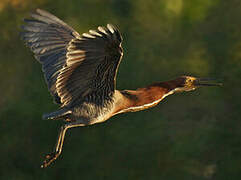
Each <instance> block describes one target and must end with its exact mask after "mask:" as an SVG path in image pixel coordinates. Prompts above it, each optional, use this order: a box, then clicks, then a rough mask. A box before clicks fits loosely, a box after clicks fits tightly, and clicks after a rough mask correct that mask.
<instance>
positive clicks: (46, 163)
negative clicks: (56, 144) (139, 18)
mask: <svg viewBox="0 0 241 180" xmlns="http://www.w3.org/2000/svg"><path fill="white" fill-rule="evenodd" d="M58 156H59V154H58V153H57V152H53V153H50V154H47V155H46V156H45V160H44V162H43V164H42V165H41V168H46V167H48V166H49V165H50V164H51V163H52V162H53V161H55V160H56V159H57V157H58Z"/></svg>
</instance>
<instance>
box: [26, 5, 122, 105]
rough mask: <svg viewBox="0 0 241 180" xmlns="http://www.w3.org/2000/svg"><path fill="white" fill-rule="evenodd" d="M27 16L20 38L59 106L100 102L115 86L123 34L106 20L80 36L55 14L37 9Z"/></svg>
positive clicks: (108, 95)
mask: <svg viewBox="0 0 241 180" xmlns="http://www.w3.org/2000/svg"><path fill="white" fill-rule="evenodd" d="M31 17H32V19H26V20H25V23H26V24H25V25H24V26H23V30H24V32H21V37H22V39H23V40H24V41H25V42H26V44H27V45H28V46H29V47H30V49H31V50H32V51H33V52H34V54H35V57H36V59H37V60H38V61H39V62H40V63H41V64H42V70H43V72H44V75H45V79H46V82H47V84H48V89H49V91H50V93H51V94H52V95H53V96H54V98H55V101H56V102H57V103H59V104H61V105H62V106H66V105H75V103H77V102H78V103H79V102H80V101H86V100H88V101H93V102H95V103H97V101H98V103H101V102H100V101H103V100H105V99H107V98H108V97H110V96H111V94H113V92H114V90H115V78H116V72H117V69H118V66H119V63H120V61H121V57H122V47H121V42H122V37H121V35H120V32H119V31H118V29H117V28H115V27H114V26H113V25H110V24H108V25H107V27H101V26H99V27H98V29H97V30H89V32H88V33H83V34H82V36H80V35H79V34H78V33H77V32H76V31H75V30H74V29H72V28H71V27H70V26H68V25H67V24H66V23H64V22H63V21H62V20H60V19H59V18H57V17H56V16H54V15H52V14H50V13H48V12H46V11H43V10H40V9H37V10H36V11H35V12H34V13H32V14H31Z"/></svg>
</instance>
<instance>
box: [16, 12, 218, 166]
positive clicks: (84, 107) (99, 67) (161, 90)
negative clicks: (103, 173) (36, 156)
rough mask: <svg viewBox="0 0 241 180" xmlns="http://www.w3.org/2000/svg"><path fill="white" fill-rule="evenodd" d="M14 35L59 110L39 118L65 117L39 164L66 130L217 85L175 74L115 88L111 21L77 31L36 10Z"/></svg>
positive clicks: (116, 57) (115, 36)
mask: <svg viewBox="0 0 241 180" xmlns="http://www.w3.org/2000/svg"><path fill="white" fill-rule="evenodd" d="M24 22H25V23H24V25H23V26H22V32H20V36H21V38H22V39H23V41H24V42H25V44H26V45H27V46H28V47H29V48H30V49H31V51H32V52H33V53H34V56H35V58H36V59H37V60H38V62H39V63H40V64H41V65H42V71H43V73H44V77H45V80H46V83H47V87H48V90H49V92H50V94H51V95H52V96H53V99H54V102H55V103H56V104H59V106H60V107H59V109H58V110H56V111H54V112H51V113H46V114H43V119H48V120H59V119H62V120H64V121H65V124H64V125H63V126H61V128H60V132H59V135H58V138H57V143H56V145H55V148H54V151H53V152H52V153H49V154H47V155H46V156H45V159H44V161H43V163H42V165H41V167H42V168H45V167H47V166H49V165H50V164H51V163H52V162H53V161H55V160H56V159H57V158H58V157H59V155H60V154H61V152H62V147H63V143H64V137H65V133H66V131H67V130H68V129H70V128H74V127H81V126H87V125H92V124H96V123H101V122H104V121H106V120H108V119H110V118H111V117H112V116H114V115H117V114H120V113H126V112H135V111H140V110H144V109H147V108H150V107H153V106H155V105H157V104H158V103H159V102H160V101H161V100H163V99H164V98H165V97H167V96H169V95H171V94H174V93H176V92H183V91H191V90H195V89H196V88H198V87H201V86H220V85H221V84H220V83H218V82H214V81H213V79H209V78H197V77H192V76H180V77H177V78H175V79H172V80H169V81H165V82H157V83H153V84H151V85H148V86H146V87H143V88H138V89H136V90H117V89H116V75H117V70H118V67H119V64H120V62H121V59H122V56H123V49H122V46H121V44H122V36H121V34H120V31H119V30H118V29H117V28H116V27H115V26H113V25H111V24H107V26H99V27H98V28H96V30H89V31H88V32H87V33H83V34H79V33H78V32H77V31H75V30H74V29H73V28H72V27H70V26H69V25H67V24H66V23H65V22H64V21H62V20H60V19H59V18H57V17H56V16H54V15H53V14H51V13H49V12H47V11H45V10H41V9H36V10H35V11H34V12H32V13H31V15H30V18H27V19H24Z"/></svg>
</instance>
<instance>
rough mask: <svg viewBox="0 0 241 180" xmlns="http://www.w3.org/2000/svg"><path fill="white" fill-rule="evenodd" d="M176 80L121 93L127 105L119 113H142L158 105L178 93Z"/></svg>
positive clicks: (124, 104)
mask: <svg viewBox="0 0 241 180" xmlns="http://www.w3.org/2000/svg"><path fill="white" fill-rule="evenodd" d="M176 89H177V83H176V82H175V80H172V81H166V82H159V83H154V84H152V85H149V86H147V87H144V88H139V89H137V90H124V91H120V93H121V95H122V96H123V98H124V101H123V102H125V103H123V104H122V105H121V108H120V110H119V111H118V113H122V112H130V111H140V110H144V109H147V108H150V107H153V106H155V105H157V104H158V103H159V102H160V101H161V100H162V99H164V98H165V97H166V96H168V95H170V94H173V93H174V92H176Z"/></svg>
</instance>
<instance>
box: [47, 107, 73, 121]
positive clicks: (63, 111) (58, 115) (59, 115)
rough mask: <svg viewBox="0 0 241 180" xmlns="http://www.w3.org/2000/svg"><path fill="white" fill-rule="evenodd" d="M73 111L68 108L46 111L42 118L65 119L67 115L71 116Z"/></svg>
mask: <svg viewBox="0 0 241 180" xmlns="http://www.w3.org/2000/svg"><path fill="white" fill-rule="evenodd" d="M71 113H72V111H71V110H67V109H60V110H58V111H54V112H51V113H45V114H43V116H42V118H43V119H47V120H57V119H63V118H65V117H66V116H69V115H70V114H71Z"/></svg>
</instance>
